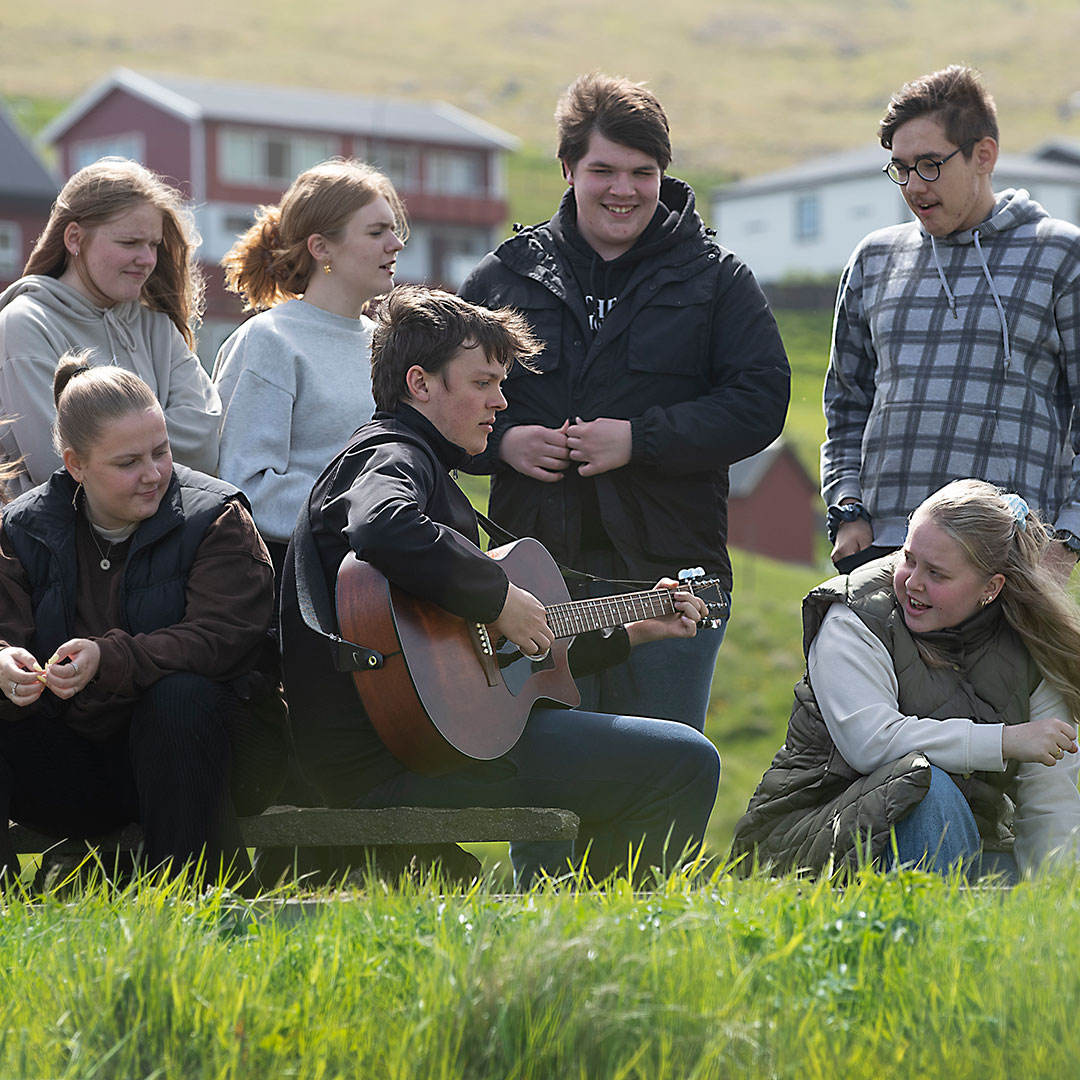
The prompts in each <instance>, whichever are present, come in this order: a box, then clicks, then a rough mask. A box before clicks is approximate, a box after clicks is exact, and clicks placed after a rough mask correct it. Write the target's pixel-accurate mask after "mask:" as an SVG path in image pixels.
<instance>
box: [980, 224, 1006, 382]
mask: <svg viewBox="0 0 1080 1080" xmlns="http://www.w3.org/2000/svg"><path fill="white" fill-rule="evenodd" d="M974 235H975V250H976V251H977V252H978V253H979V262H980V263H981V264H982V272H983V277H984V278H986V284H987V285H989V286H990V295H991V296H992V297H993V298H994V303H995V304H996V305H997V311H998V318H999V319H1000V320H1001V339H1002V341H1003V342H1004V343H1005V366H1006V367H1008V366H1009V362H1010V361H1011V360H1012V349H1011V347H1010V345H1009V324H1008V322H1007V321H1006V320H1005V308H1004V306H1003V305H1002V303H1001V297H1000V296H999V295H998V291H997V288H996V287H995V286H994V278H993V276H992V275H991V273H990V267H989V266H988V265H987V262H986V256H985V255H984V254H983V249H982V247H981V245H980V244H979V234H978V232H976V233H975V234H974Z"/></svg>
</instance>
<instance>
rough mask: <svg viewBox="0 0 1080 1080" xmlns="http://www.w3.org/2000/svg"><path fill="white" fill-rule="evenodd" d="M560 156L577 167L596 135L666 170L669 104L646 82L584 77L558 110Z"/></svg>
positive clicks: (570, 89)
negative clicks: (631, 150)
mask: <svg viewBox="0 0 1080 1080" xmlns="http://www.w3.org/2000/svg"><path fill="white" fill-rule="evenodd" d="M555 123H556V125H557V127H558V133H559V149H558V157H559V160H560V161H562V162H563V164H564V165H565V166H567V167H568V168H573V167H574V166H575V165H576V164H577V163H578V162H579V161H580V160H581V159H582V158H583V157H584V156H585V153H586V151H587V150H588V148H589V139H590V138H591V137H592V133H593V132H594V131H597V132H599V133H600V134H601V135H603V136H604V138H605V139H610V140H611V141H612V142H615V143H620V144H621V145H622V146H629V147H631V148H632V149H634V150H640V151H641V152H642V153H643V154H648V155H649V157H651V158H652V159H653V160H654V161H655V162H656V163H657V165H659V166H660V171H661V172H664V171H665V170H666V169H667V167H668V166H669V165H670V164H671V133H670V130H669V128H668V119H667V115H666V114H665V112H664V107H663V105H661V104H660V102H659V101H657V99H656V97H655V95H654V94H652V92H651V91H649V90H646V89H645V84H644V83H636V82H631V81H630V80H629V79H627V78H624V77H623V76H621V75H603V74H601V73H600V72H598V71H594V72H593V73H592V74H591V75H579V76H578V77H577V78H576V79H575V80H574V81H573V82H572V83H571V84H570V85H569V86H568V87H567V88H566V91H565V92H564V93H563V95H562V97H560V98H559V103H558V105H556V107H555Z"/></svg>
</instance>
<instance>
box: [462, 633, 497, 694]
mask: <svg viewBox="0 0 1080 1080" xmlns="http://www.w3.org/2000/svg"><path fill="white" fill-rule="evenodd" d="M469 640H470V641H471V642H472V646H473V650H474V652H475V653H476V658H477V659H478V660H479V661H480V666H481V667H482V668H483V669H484V677H485V678H486V679H487V684H488V686H498V685H499V666H498V664H497V662H496V660H495V648H494V646H493V645H492V644H491V635H490V634H489V633H488V628H487V627H486V626H485V625H484V624H483V623H474V622H471V623H469Z"/></svg>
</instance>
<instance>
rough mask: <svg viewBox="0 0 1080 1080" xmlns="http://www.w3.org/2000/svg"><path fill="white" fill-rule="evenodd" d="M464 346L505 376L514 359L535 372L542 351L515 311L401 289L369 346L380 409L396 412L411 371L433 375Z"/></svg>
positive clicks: (435, 292)
mask: <svg viewBox="0 0 1080 1080" xmlns="http://www.w3.org/2000/svg"><path fill="white" fill-rule="evenodd" d="M462 346H464V347H465V348H469V349H472V348H477V347H479V348H481V349H483V350H484V354H485V355H486V356H487V357H488V358H489V359H490V360H494V361H495V362H496V363H499V364H502V366H503V367H504V368H506V370H507V371H509V370H510V368H511V366H512V365H513V363H514V361H515V360H517V361H518V362H519V363H520V364H521V365H522V366H523V367H526V368H528V369H529V370H532V364H531V360H532V358H533V357H534V356H536V355H537V354H538V353H539V352H540V351H541V349H542V348H543V345H542V343H541V342H540V341H539V340H538V339H537V338H535V337H534V336H533V333H532V331H531V330H530V329H529V324H528V322H527V321H526V320H525V318H524V316H522V315H519V314H518V313H517V312H516V311H514V310H513V309H512V308H498V309H496V310H494V311H491V310H489V309H488V308H484V307H480V306H479V305H478V304H470V303H469V302H468V301H466V300H462V299H461V297H460V296H455V295H454V294H453V293H448V292H443V291H442V290H440V289H427V288H424V287H423V286H421V285H399V286H398V287H397V288H396V289H394V291H393V292H392V293H390V296H389V298H388V299H387V301H386V302H385V303H384V304H382V305H381V306H380V307H379V312H378V316H377V322H376V325H375V333H374V336H373V338H372V342H371V391H372V395H373V396H374V398H375V404H376V406H377V407H378V408H379V409H381V410H383V411H384V412H396V411H397V407H398V403H399V402H400V401H402V400H403V399H404V397H405V396H406V389H405V374H406V372H407V371H408V370H409V368H411V367H412V366H413V365H414V364H419V365H420V367H422V368H423V369H424V370H425V371H426V372H428V373H429V374H435V373H436V372H439V371H441V370H442V369H443V368H445V367H446V365H447V364H448V363H449V362H450V360H451V359H452V358H453V356H454V354H455V353H456V352H457V351H458V349H460V348H462Z"/></svg>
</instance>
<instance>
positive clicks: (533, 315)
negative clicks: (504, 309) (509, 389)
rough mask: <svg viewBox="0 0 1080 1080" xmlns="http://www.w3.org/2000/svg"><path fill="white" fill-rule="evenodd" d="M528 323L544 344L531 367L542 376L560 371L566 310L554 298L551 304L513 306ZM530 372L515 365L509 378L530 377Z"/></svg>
mask: <svg viewBox="0 0 1080 1080" xmlns="http://www.w3.org/2000/svg"><path fill="white" fill-rule="evenodd" d="M511 306H512V307H514V308H515V309H516V310H517V311H518V312H520V313H521V314H522V315H523V316H524V317H525V318H526V320H527V321H528V323H529V327H530V329H531V330H532V332H533V335H534V336H535V337H536V338H537V339H539V341H540V342H541V343H542V344H543V346H544V347H543V350H542V351H541V352H540V353H539V354H538V355H537V356H534V357H533V358H532V360H531V361H530V363H531V366H532V367H533V368H534V369H535V370H536V371H537V372H539V373H541V374H545V375H546V374H548V373H549V372H552V371H557V370H558V369H559V359H560V356H561V354H562V343H563V312H564V310H565V309H564V308H563V306H562V304H560V303H559V302H558V301H557V300H556V299H555V298H554V297H551V302H550V303H535V302H534V303H530V304H521V303H518V304H513V305H511ZM528 375H529V371H528V370H527V369H526V368H524V367H522V365H521V364H515V365H514V366H513V367H512V368H511V369H510V374H509V375H508V376H507V377H508V378H510V379H518V378H521V377H522V376H528Z"/></svg>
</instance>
